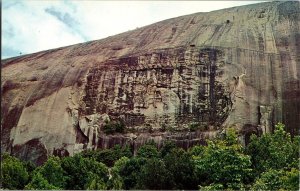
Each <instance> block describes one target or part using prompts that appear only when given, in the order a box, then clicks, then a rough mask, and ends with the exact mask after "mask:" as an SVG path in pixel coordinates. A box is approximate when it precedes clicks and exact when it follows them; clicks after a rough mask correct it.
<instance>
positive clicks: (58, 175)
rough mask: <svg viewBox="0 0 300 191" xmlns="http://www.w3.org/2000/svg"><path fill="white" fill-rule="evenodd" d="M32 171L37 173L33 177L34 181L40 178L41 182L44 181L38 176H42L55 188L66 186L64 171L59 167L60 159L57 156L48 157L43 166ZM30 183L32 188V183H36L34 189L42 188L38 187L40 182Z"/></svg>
mask: <svg viewBox="0 0 300 191" xmlns="http://www.w3.org/2000/svg"><path fill="white" fill-rule="evenodd" d="M33 173H34V174H35V173H38V175H37V176H36V177H35V179H36V181H38V180H41V181H42V182H44V181H43V180H42V179H41V178H40V176H42V178H43V179H45V180H46V181H47V182H48V183H49V184H50V185H53V186H55V187H56V188H60V189H64V188H65V186H66V180H67V177H66V176H65V172H64V170H63V168H62V167H61V160H60V158H58V157H50V158H48V160H47V161H46V162H45V163H44V164H43V166H41V167H38V168H37V169H36V170H35V172H33ZM31 185H32V188H34V185H38V186H39V187H38V188H36V189H42V188H41V187H40V186H41V184H31ZM45 185H47V184H45Z"/></svg>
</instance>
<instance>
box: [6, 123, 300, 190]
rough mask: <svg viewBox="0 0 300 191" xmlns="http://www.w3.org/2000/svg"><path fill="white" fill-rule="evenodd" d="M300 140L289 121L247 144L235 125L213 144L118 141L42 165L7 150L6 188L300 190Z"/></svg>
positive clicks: (53, 158)
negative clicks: (129, 144) (287, 126)
mask: <svg viewBox="0 0 300 191" xmlns="http://www.w3.org/2000/svg"><path fill="white" fill-rule="evenodd" d="M116 129H118V128H115V130H114V131H113V132H117V131H119V130H116ZM299 145H300V137H299V136H295V137H294V138H293V139H292V138H291V136H290V135H289V134H288V133H286V132H285V131H284V125H283V124H278V125H276V129H275V131H274V134H264V135H262V136H261V137H257V136H255V135H254V136H252V137H251V142H250V144H249V145H248V146H247V147H246V148H244V147H242V145H241V144H240V143H239V141H238V136H237V133H236V131H235V130H234V129H232V128H229V129H226V131H225V133H224V134H223V136H222V137H218V138H216V139H215V140H213V141H208V144H207V146H201V145H196V146H194V147H192V148H190V149H189V150H188V151H187V152H186V151H185V150H183V149H180V148H178V147H176V145H175V143H174V142H170V141H167V142H165V144H164V145H163V147H162V148H161V149H160V150H158V149H157V145H156V144H155V143H154V142H153V141H152V142H150V143H147V144H145V145H143V146H141V147H140V148H139V149H138V151H137V155H136V156H133V154H132V152H131V151H130V149H129V147H127V146H126V147H121V146H119V145H116V146H115V147H114V148H111V149H104V150H96V151H85V152H82V153H81V154H76V155H74V156H70V157H65V158H63V159H59V158H58V157H49V158H48V160H47V161H46V162H45V163H44V164H43V165H42V166H40V167H37V168H36V167H35V166H34V165H33V164H32V163H30V162H21V161H20V160H19V159H17V158H15V157H12V156H9V155H8V154H3V155H2V163H1V168H2V174H1V179H2V183H3V188H4V189H24V185H26V184H27V183H28V182H29V183H28V184H27V185H26V186H25V189H38V190H45V189H46V190H57V189H72V190H74V189H77V190H82V189H87V190H106V189H113V190H123V189H126V190H128V189H169V190H171V189H180V190H182V189H191V190H195V189H197V188H198V189H201V190H241V189H242V190H248V189H253V190H299V164H300V163H299V162H300V158H299ZM103 163H104V164H103ZM106 165H107V166H109V167H111V168H110V171H108V168H107V166H106Z"/></svg>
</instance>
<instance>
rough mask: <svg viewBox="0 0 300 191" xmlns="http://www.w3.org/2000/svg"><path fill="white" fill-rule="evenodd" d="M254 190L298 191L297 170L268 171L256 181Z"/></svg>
mask: <svg viewBox="0 0 300 191" xmlns="http://www.w3.org/2000/svg"><path fill="white" fill-rule="evenodd" d="M252 189H254V190H299V170H297V169H295V168H292V169H291V171H284V170H274V169H270V170H268V171H266V172H263V173H262V174H261V175H260V177H259V178H258V179H256V181H255V183H254V185H253V187H252Z"/></svg>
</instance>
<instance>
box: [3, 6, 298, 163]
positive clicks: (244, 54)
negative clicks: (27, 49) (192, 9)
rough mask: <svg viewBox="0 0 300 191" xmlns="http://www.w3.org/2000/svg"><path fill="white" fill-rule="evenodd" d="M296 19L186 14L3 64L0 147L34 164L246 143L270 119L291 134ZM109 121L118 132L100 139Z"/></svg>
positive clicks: (242, 11)
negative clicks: (223, 136)
mask: <svg viewBox="0 0 300 191" xmlns="http://www.w3.org/2000/svg"><path fill="white" fill-rule="evenodd" d="M299 12H300V8H299V2H268V3H261V4H256V5H248V6H243V7H236V8H230V9H224V10H220V11H213V12H209V13H196V14H192V15H187V16H182V17H177V18H173V19H169V20H165V21H161V22H158V23H155V24H152V25H149V26H145V27H142V28H139V29H136V30H133V31H129V32H126V33H122V34H119V35H116V36H113V37H109V38H106V39H102V40H97V41H92V42H88V43H83V44H77V45H73V46H68V47H63V48H59V49H53V50H48V51H43V52H39V53H35V54H30V55H25V56H21V57H16V58H11V59H7V60H3V61H2V76H1V89H2V103H1V109H2V110H1V114H2V121H1V124H2V145H1V147H2V149H3V150H4V151H9V152H12V153H14V154H17V155H18V156H20V157H23V158H25V159H30V160H34V161H35V162H37V163H40V162H42V161H43V160H44V158H45V156H46V155H51V154H55V155H59V156H67V155H73V154H74V153H76V152H80V151H82V150H84V149H96V148H109V147H112V146H113V145H115V144H122V145H124V144H129V145H130V146H131V147H132V149H134V150H136V148H138V147H139V146H140V145H142V144H143V143H145V142H146V141H149V140H154V141H155V142H157V143H158V144H159V146H161V145H162V144H163V142H164V141H165V140H169V139H172V140H175V141H176V144H178V145H179V146H181V147H184V148H188V147H190V146H192V145H194V144H199V143H204V141H205V139H207V138H212V137H214V136H216V134H217V133H218V132H221V131H222V130H224V129H225V128H226V127H229V126H234V127H235V128H237V129H238V130H239V131H240V132H241V134H242V135H243V136H244V140H245V142H247V141H248V139H249V135H250V134H251V133H257V134H259V133H266V132H271V131H272V129H273V126H274V124H275V123H277V122H279V121H281V122H283V123H285V124H286V126H287V128H288V130H289V131H290V132H291V133H292V134H299V133H300V132H299V124H300V80H299V78H300V77H299V75H300V65H299V55H300V48H299V41H300V35H299V31H300V30H299V20H300V19H299V17H300V16H299ZM108 121H121V122H123V123H124V124H125V132H124V133H122V134H121V133H114V134H109V135H107V134H105V133H104V132H103V127H104V124H106V123H107V122H108ZM191 126H194V127H196V129H197V130H196V131H191V130H190V127H191ZM32 143H34V144H32ZM35 147H36V150H35ZM43 157H44V158H43Z"/></svg>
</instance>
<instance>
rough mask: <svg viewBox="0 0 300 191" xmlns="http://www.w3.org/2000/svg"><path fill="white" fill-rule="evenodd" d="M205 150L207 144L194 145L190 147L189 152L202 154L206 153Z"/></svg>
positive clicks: (196, 154)
mask: <svg viewBox="0 0 300 191" xmlns="http://www.w3.org/2000/svg"><path fill="white" fill-rule="evenodd" d="M204 150H205V146H203V145H196V146H193V147H192V148H191V149H189V151H188V152H189V153H190V155H192V156H202V154H203V153H204Z"/></svg>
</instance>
